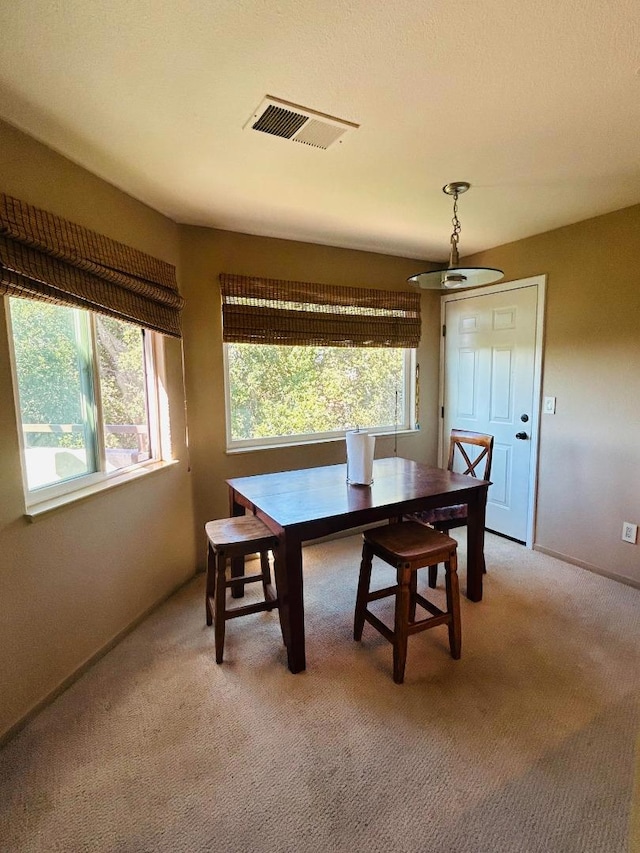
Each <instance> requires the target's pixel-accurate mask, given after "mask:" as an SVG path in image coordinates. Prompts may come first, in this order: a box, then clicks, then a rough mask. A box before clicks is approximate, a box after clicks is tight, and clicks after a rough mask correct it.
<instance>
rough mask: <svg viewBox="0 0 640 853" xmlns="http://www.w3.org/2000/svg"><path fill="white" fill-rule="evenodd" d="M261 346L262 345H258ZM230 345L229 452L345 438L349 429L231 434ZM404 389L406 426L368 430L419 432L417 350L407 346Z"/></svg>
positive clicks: (226, 369)
mask: <svg viewBox="0 0 640 853" xmlns="http://www.w3.org/2000/svg"><path fill="white" fill-rule="evenodd" d="M255 346H261V344H255ZM228 347H229V344H226V343H223V345H222V358H223V372H224V411H225V434H226V452H227V453H228V454H233V453H246V452H248V451H252V450H268V449H270V448H274V447H298V446H299V445H303V444H323V443H327V442H331V441H340V440H344V438H345V435H346V430H333V431H331V432H322V433H319V432H314V433H306V434H299V435H278V436H261V437H260V438H244V439H235V440H233V439H232V437H231V405H230V401H231V391H230V388H229V359H228ZM404 359H405V362H404V388H403V399H404V400H405V403H404V406H403V412H402V417H401V418H399V421H400V422H402V426H400V427H398V426H394V425H388V426H377V427H376V426H373V427H366V431H367V432H368V433H370V434H371V435H376V436H382V435H406V434H411V433H415V432H418V431H419V429H420V428H419V426H418V424H417V421H416V381H417V372H416V364H417V361H416V350H415V349H406V350H405V351H404Z"/></svg>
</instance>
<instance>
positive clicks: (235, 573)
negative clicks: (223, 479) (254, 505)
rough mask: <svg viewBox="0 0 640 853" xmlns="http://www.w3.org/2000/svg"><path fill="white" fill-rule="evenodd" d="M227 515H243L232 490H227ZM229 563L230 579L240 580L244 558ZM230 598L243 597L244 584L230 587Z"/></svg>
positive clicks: (240, 505)
mask: <svg viewBox="0 0 640 853" xmlns="http://www.w3.org/2000/svg"><path fill="white" fill-rule="evenodd" d="M229 515H232V516H236V515H244V507H243V506H242V504H240V503H238V502H237V501H236V498H235V492H234V490H233V489H229ZM230 562H231V577H232V578H241V577H242V576H243V575H244V557H233V559H232V560H231V561H230ZM231 597H232V598H243V597H244V584H243V583H236V584H232V586H231Z"/></svg>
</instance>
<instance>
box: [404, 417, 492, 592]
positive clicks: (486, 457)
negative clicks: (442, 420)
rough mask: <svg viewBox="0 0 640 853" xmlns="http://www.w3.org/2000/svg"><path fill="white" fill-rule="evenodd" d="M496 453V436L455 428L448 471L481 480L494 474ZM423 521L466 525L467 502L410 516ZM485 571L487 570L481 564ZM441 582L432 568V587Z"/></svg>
mask: <svg viewBox="0 0 640 853" xmlns="http://www.w3.org/2000/svg"><path fill="white" fill-rule="evenodd" d="M492 456H493V436H492V435H486V434H485V433H481V432H470V431H469V430H464V429H452V430H451V436H450V438H449V460H448V462H447V470H449V471H455V470H458V471H459V472H460V473H461V474H468V475H469V476H471V477H476V478H478V479H480V480H488V479H489V477H490V476H491V459H492ZM409 517H410V518H411V519H412V520H414V521H419V522H420V523H421V524H429V525H431V527H434V528H435V529H436V530H440V531H441V532H443V533H446V532H448V531H449V530H452V529H453V528H455V527H465V526H466V524H467V505H466V504H457V505H456V506H446V507H436V508H435V509H428V510H425V511H423V512H417V513H414V514H412V515H411V516H409ZM482 571H483V572H484V571H486V569H485V567H484V566H483V567H482ZM437 581H438V567H437V566H435V565H434V566H430V567H429V586H430V587H431V588H432V589H435V587H436V583H437Z"/></svg>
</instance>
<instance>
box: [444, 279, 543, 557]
mask: <svg viewBox="0 0 640 853" xmlns="http://www.w3.org/2000/svg"><path fill="white" fill-rule="evenodd" d="M524 287H535V288H536V289H537V299H536V340H535V352H534V355H533V400H532V411H531V428H530V431H531V458H530V460H529V509H528V512H527V538H526V542H525V544H526V547H527V548H533V545H534V542H535V525H536V506H537V494H538V450H539V436H540V413H541V408H542V407H541V402H542V361H543V347H544V319H545V299H546V289H547V276H546V274H542V275H534V276H530V277H529V278H521V279H517V280H515V281H504V282H500V283H499V284H492V285H489V286H486V287H482V288H481V289H475V290H463V291H460V292H456V291H454V292H452V293H444V294H443V295H442V298H441V300H440V331H441V334H440V379H439V394H438V396H439V400H438V402H439V410H440V417H439V418H438V458H439V460H440V462H439V464H440V465H441V466H443V465H444V464H445V440H444V435H443V433H444V417H443V410H444V381H445V339H444V335H443V334H442V329H443V328H444V325H445V319H446V313H445V312H446V307H447V302H458V301H461V300H463V299H473V298H474V297H476V296H483V295H485V294H490V293H503V292H505V291H509V290H520V289H522V288H524ZM446 452H448V444H447V450H446Z"/></svg>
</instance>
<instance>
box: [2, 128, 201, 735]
mask: <svg viewBox="0 0 640 853" xmlns="http://www.w3.org/2000/svg"><path fill="white" fill-rule="evenodd" d="M0 152H1V154H0V190H2V191H3V192H7V193H9V194H12V195H15V196H16V197H18V198H21V199H24V200H25V201H28V202H31V203H33V204H35V205H38V206H40V207H42V208H45V209H46V210H50V211H52V212H54V213H57V214H59V215H61V216H64V217H66V218H68V219H71V220H73V221H75V222H79V223H81V224H82V225H85V226H87V227H89V228H93V229H95V230H97V231H100V232H101V233H103V234H106V235H108V236H109V237H113V238H115V239H116V240H120V241H122V242H124V243H127V244H129V245H131V246H135V247H136V248H138V249H141V250H143V251H146V252H149V253H150V254H153V255H156V256H158V257H161V258H163V259H165V260H167V261H169V262H172V263H177V261H178V255H179V252H178V228H177V226H176V225H175V224H174V223H173V222H171V221H170V220H168V219H166V218H165V217H163V216H161V215H159V214H158V213H155V212H154V211H152V210H150V209H149V208H148V207H145V206H144V205H142V204H140V203H139V202H136V201H134V200H133V199H132V198H130V197H129V196H127V195H125V194H124V193H121V192H120V191H118V190H117V189H115V188H114V187H112V186H110V185H108V184H106V183H104V182H103V181H101V180H100V179H98V178H96V177H94V176H93V175H90V174H89V173H88V172H86V171H84V170H83V169H81V168H79V167H78V166H75V165H73V164H72V163H70V162H69V161H68V160H65V159H64V158H62V157H60V156H58V155H57V154H55V153H54V152H52V151H51V150H49V149H47V148H45V147H44V146H42V145H40V144H38V143H37V142H35V141H34V140H33V139H30V138H29V137H27V136H25V135H23V134H21V133H19V132H18V131H16V130H14V129H13V128H11V127H9V126H7V125H5V124H2V123H0ZM166 366H167V375H168V391H169V397H170V406H171V410H172V424H171V433H172V440H173V442H174V455H175V457H176V458H178V459H179V460H180V462H179V464H178V465H176V466H172V467H170V468H167V469H165V470H162V471H158V472H156V473H154V474H151V475H150V476H148V477H145V478H142V479H140V480H138V481H137V482H135V483H130V484H127V485H123V486H121V487H119V488H117V489H113V490H110V491H109V492H108V493H103V494H100V495H96V496H93V497H91V498H89V499H87V500H85V501H83V502H81V503H78V504H75V505H73V506H71V507H68V508H66V509H62V510H59V511H58V512H56V513H54V514H51V515H48V516H46V517H44V518H42V519H40V520H38V521H36V522H35V523H30V522H29V521H27V520H26V518H25V517H24V502H23V491H22V479H21V473H20V461H19V445H18V433H17V426H16V420H15V412H14V405H13V392H12V386H11V372H10V366H9V351H8V341H7V326H6V318H5V313H4V302H3V300H2V299H0V471H1V472H2V476H0V685H1V686H0V736H1V735H2V733H4V732H6V731H7V730H9V729H10V728H11V727H12V726H13V725H14V724H16V723H17V722H18V721H19V720H20V719H21V718H23V717H24V716H25V715H26V714H27V713H28V712H29V711H30V710H31V709H32V708H33V707H34V706H37V705H38V704H39V703H40V702H41V701H42V700H43V699H44V698H45V697H47V696H48V695H49V694H50V693H51V692H52V691H54V690H55V689H56V688H58V687H59V685H60V684H61V683H62V682H63V681H64V680H65V679H67V678H68V677H69V676H71V675H72V674H73V673H74V671H76V670H77V669H78V668H79V667H80V666H81V665H82V664H83V663H84V662H85V661H86V660H87V659H89V658H91V657H92V656H93V655H94V654H96V653H97V652H98V651H99V650H100V649H102V648H103V647H104V646H105V645H106V644H108V643H109V641H110V640H111V639H112V638H113V637H114V636H116V635H117V634H118V633H119V632H121V631H122V630H123V629H124V628H126V627H127V626H128V625H129V624H130V623H132V622H133V621H134V620H135V619H136V618H137V617H138V616H139V615H140V614H142V613H144V612H145V611H146V610H147V609H148V608H149V607H151V606H152V605H153V604H154V603H155V602H157V601H159V600H160V599H162V598H163V597H164V596H166V595H167V594H168V593H169V592H170V591H171V590H172V589H174V588H175V587H176V586H177V585H179V584H180V583H181V582H182V581H184V580H185V579H186V578H188V577H189V576H190V575H192V574H193V571H194V567H195V550H194V540H193V516H192V513H193V510H192V501H191V482H190V476H189V474H188V472H187V464H186V451H185V445H184V434H185V430H184V408H183V398H184V395H183V391H182V372H181V354H180V344H179V342H176V341H173V340H167V344H166Z"/></svg>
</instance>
